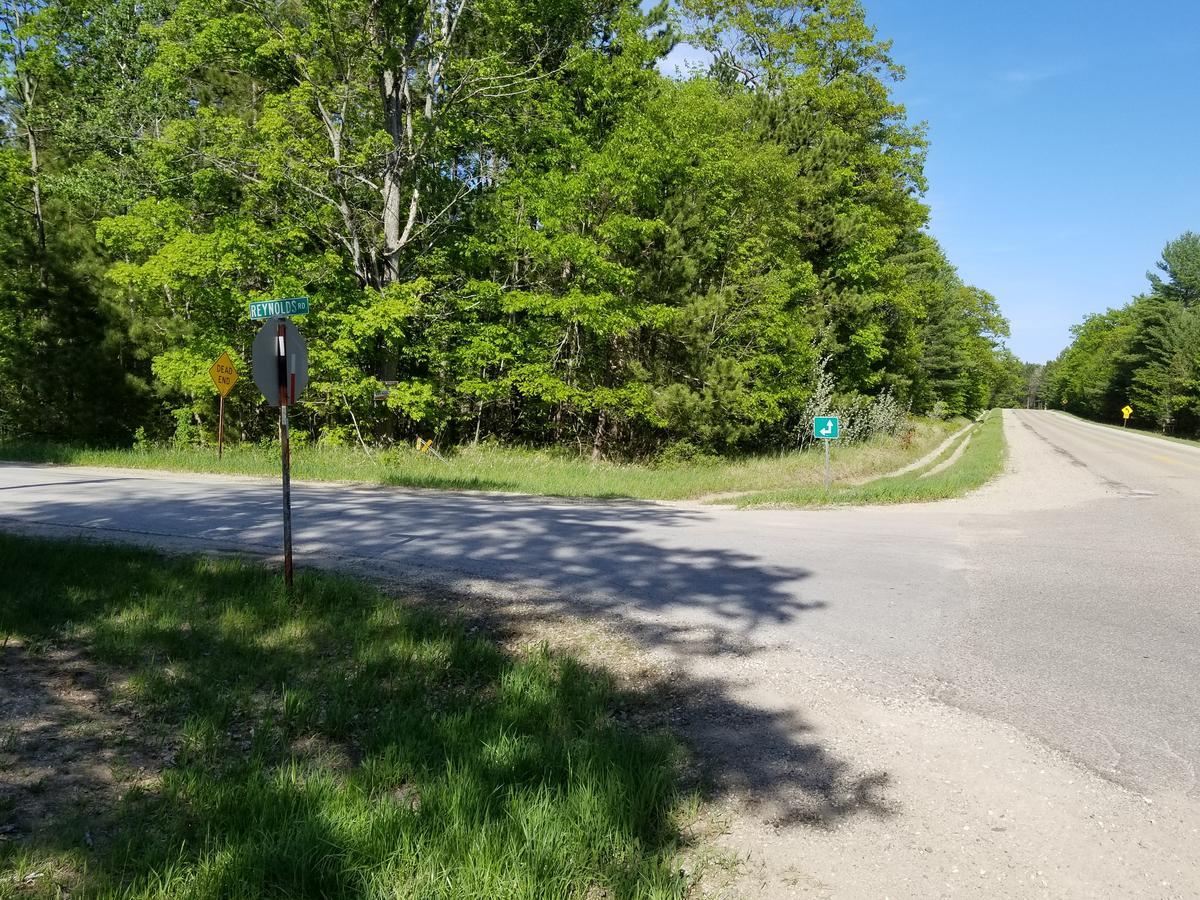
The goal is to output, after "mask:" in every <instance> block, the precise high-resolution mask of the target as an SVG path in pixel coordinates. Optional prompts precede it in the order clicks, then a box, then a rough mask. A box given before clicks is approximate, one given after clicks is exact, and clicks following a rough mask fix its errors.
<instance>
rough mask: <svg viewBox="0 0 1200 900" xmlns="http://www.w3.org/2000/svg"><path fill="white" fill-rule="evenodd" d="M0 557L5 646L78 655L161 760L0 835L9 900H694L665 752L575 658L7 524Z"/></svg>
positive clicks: (386, 609)
mask: <svg viewBox="0 0 1200 900" xmlns="http://www.w3.org/2000/svg"><path fill="white" fill-rule="evenodd" d="M0 571H3V572H4V574H5V577H4V579H3V583H0V641H3V642H4V643H5V644H8V643H9V642H10V641H11V640H12V639H13V638H16V639H18V640H19V641H20V642H21V644H22V645H23V648H24V649H23V650H22V651H21V652H22V653H24V654H35V653H41V652H45V651H47V650H48V649H50V648H66V649H70V650H81V651H82V652H83V653H84V655H85V657H86V659H88V660H89V661H91V662H92V663H94V664H96V665H98V666H99V670H100V671H101V672H102V673H103V674H104V677H105V678H106V679H107V685H108V686H107V688H106V692H107V693H108V695H109V696H108V698H107V701H106V703H107V704H108V705H109V706H111V707H112V708H114V709H125V710H126V712H127V718H128V720H129V721H130V722H133V723H136V727H135V728H134V730H133V731H132V733H129V734H125V735H110V744H112V745H115V746H117V747H120V746H121V740H126V741H129V742H131V743H132V745H134V746H135V747H137V746H162V747H164V748H166V750H167V759H168V760H170V762H169V764H168V765H167V766H166V768H165V769H164V770H163V771H162V773H161V777H160V778H158V779H157V780H154V781H151V782H146V781H145V779H138V778H133V777H130V778H129V779H128V780H127V783H125V784H124V785H119V786H120V787H121V791H122V793H121V796H120V797H119V799H118V798H116V797H114V798H112V800H111V802H110V803H107V804H105V803H99V804H98V805H97V806H96V808H91V809H79V808H72V809H70V810H64V811H63V813H62V816H61V817H60V819H59V820H51V821H43V822H39V823H35V826H34V827H33V829H32V831H31V833H30V834H29V835H28V836H27V837H26V839H25V840H21V841H4V842H0V897H16V896H19V897H22V898H24V897H30V896H47V897H49V896H57V895H58V894H57V890H58V886H59V885H60V884H64V885H65V887H66V888H67V889H68V890H71V891H74V892H75V894H74V895H75V896H79V895H81V894H84V895H87V896H99V897H124V898H184V897H193V898H210V897H211V898H225V897H239V898H240V897H246V898H250V897H366V898H381V900H382V898H385V897H386V898H399V897H405V898H407V897H414V898H415V897H420V898H426V897H428V898H442V897H444V898H463V897H478V898H499V897H504V898H508V897H514V898H544V897H552V898H554V897H561V898H568V897H570V898H581V900H583V898H594V897H635V896H636V897H651V898H667V897H680V896H682V894H683V893H684V891H685V888H686V884H685V881H684V879H683V877H682V876H681V875H680V873H679V871H678V869H677V868H675V867H674V866H672V864H671V862H672V859H673V854H674V851H675V848H676V839H677V832H676V829H675V824H674V814H675V811H676V809H677V794H676V770H677V758H676V753H677V751H676V745H675V744H674V743H673V741H672V740H671V739H670V738H669V737H667V736H664V735H657V734H645V733H639V732H638V731H635V730H634V729H633V728H632V727H631V726H626V725H622V724H620V723H619V721H618V720H617V717H616V715H615V711H616V709H617V707H618V704H619V700H618V698H617V696H616V694H615V693H614V689H613V687H612V683H611V681H610V679H609V678H608V677H606V676H605V675H604V674H602V673H598V672H595V671H592V670H589V669H587V668H585V667H584V666H583V665H581V664H580V663H578V662H576V661H575V660H574V659H572V658H570V657H566V656H561V655H556V654H554V653H551V652H549V651H547V650H545V649H542V650H538V651H535V652H531V653H529V654H527V655H523V656H519V657H514V656H511V655H508V654H506V653H505V652H502V651H501V650H500V649H498V648H497V647H496V646H495V645H494V644H492V643H491V642H489V641H487V640H485V639H483V638H481V637H477V636H473V635H471V634H470V633H467V632H465V631H464V630H463V629H462V628H460V627H459V626H457V625H454V624H450V623H448V622H447V621H445V620H443V619H440V618H437V617H434V616H432V615H430V614H428V613H424V612H420V611H417V610H414V609H412V608H409V607H406V606H404V605H402V604H400V603H398V602H396V601H395V600H394V599H393V598H389V597H387V596H384V595H381V594H380V593H378V592H377V591H376V590H374V589H372V588H370V587H367V586H365V585H363V584H360V583H357V582H354V581H350V580H345V579H341V578H335V577H331V576H325V575H316V574H311V573H303V574H300V575H299V576H298V577H297V582H296V589H295V593H294V596H291V597H289V596H288V595H287V594H285V593H284V591H283V590H282V589H281V585H280V583H279V581H278V579H277V578H276V577H274V576H272V575H270V574H268V573H267V572H265V571H263V570H261V569H258V568H253V567H249V566H246V565H243V564H240V563H237V562H231V561H213V560H209V559H196V558H185V559H164V558H162V557H159V556H156V555H154V554H151V553H148V552H145V551H139V550H131V549H120V548H115V547H107V546H93V545H86V544H78V543H67V542H43V541H34V540H29V539H23V538H15V537H9V536H0ZM10 649H11V648H10ZM9 670H10V671H12V668H11V663H10V667H9ZM63 727H64V729H66V730H64V732H63V733H61V734H55V735H50V736H49V737H50V738H51V739H52V740H53V741H56V742H58V743H60V744H61V743H62V742H67V741H70V740H73V738H72V737H71V733H70V731H69V723H66V724H64V725H63ZM47 737H48V736H47V735H41V736H40V738H39V739H46V738H47ZM22 740H24V739H23V738H21V737H20V736H18V739H17V741H16V745H15V748H10V752H15V753H16V755H17V758H18V759H20V758H21V756H22V753H27V754H28V753H36V748H33V747H26V748H25V750H23V749H22V746H21V742H22ZM47 778H48V779H49V784H48V785H47V784H45V783H43V786H42V790H47V791H54V790H56V788H55V782H54V778H55V776H53V775H49V776H47ZM119 780H120V778H119V777H118V781H119ZM0 783H2V780H0ZM65 801H66V798H64V802H65ZM19 805H20V802H19V797H18V803H17V806H18V807H19ZM66 805H68V806H70V805H71V804H69V803H67V804H66ZM2 822H3V820H2V819H0V824H2ZM31 872H41V873H47V872H52V873H58V874H57V875H56V877H54V878H48V877H47V878H40V879H38V880H34V881H32V882H31V883H30V884H29V885H28V886H26V887H22V886H21V879H22V878H24V876H25V875H27V874H29V873H31ZM63 873H65V874H63Z"/></svg>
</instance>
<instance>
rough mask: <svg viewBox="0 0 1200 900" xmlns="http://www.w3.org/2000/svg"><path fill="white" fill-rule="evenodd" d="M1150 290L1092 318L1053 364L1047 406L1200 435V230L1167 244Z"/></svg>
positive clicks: (1043, 388)
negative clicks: (1126, 414)
mask: <svg viewBox="0 0 1200 900" xmlns="http://www.w3.org/2000/svg"><path fill="white" fill-rule="evenodd" d="M1157 269H1158V271H1157V272H1151V273H1150V274H1149V275H1148V277H1149V280H1150V290H1149V291H1148V292H1147V293H1145V294H1142V295H1141V296H1139V297H1135V298H1134V299H1133V301H1132V302H1130V303H1129V304H1128V305H1126V306H1123V307H1121V308H1120V309H1110V310H1108V311H1107V312H1105V313H1097V314H1095V315H1091V316H1088V317H1087V318H1086V319H1084V320H1083V322H1082V323H1080V324H1079V325H1077V326H1076V327H1075V328H1074V329H1073V333H1074V335H1075V340H1074V341H1073V342H1072V343H1071V346H1070V347H1068V348H1067V349H1066V350H1064V351H1063V352H1062V354H1061V355H1060V356H1059V357H1058V359H1056V360H1055V361H1054V362H1053V363H1051V364H1050V365H1049V366H1048V367H1047V369H1046V372H1045V373H1044V375H1043V376H1042V379H1041V384H1040V386H1039V392H1040V395H1041V397H1042V399H1043V401H1044V402H1046V403H1047V404H1048V405H1051V406H1055V407H1058V408H1061V409H1066V410H1068V411H1070V412H1074V413H1078V414H1079V415H1083V416H1089V417H1091V418H1095V419H1101V420H1103V421H1108V422H1120V421H1121V419H1122V416H1121V409H1122V407H1124V406H1125V405H1126V404H1129V405H1130V406H1132V407H1133V415H1132V416H1131V418H1130V422H1131V423H1132V424H1134V425H1141V426H1144V427H1153V428H1155V429H1158V430H1161V431H1163V432H1176V433H1179V434H1185V435H1195V434H1200V235H1198V234H1195V233H1193V232H1190V231H1189V232H1187V233H1186V234H1183V235H1182V236H1180V237H1179V238H1177V239H1176V240H1174V241H1171V242H1170V243H1169V244H1167V246H1166V247H1165V248H1164V250H1163V255H1162V259H1161V260H1160V261H1159V263H1158V265H1157Z"/></svg>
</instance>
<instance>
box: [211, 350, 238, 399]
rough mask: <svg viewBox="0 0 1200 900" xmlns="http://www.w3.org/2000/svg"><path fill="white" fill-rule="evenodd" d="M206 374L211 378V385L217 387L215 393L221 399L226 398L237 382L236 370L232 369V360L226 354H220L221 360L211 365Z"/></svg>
mask: <svg viewBox="0 0 1200 900" xmlns="http://www.w3.org/2000/svg"><path fill="white" fill-rule="evenodd" d="M208 374H209V375H211V376H212V380H213V384H215V385H216V386H217V391H218V392H219V393H220V394H221V396H222V397H225V396H227V395H228V394H229V392H230V391H232V390H233V385H234V383H235V382H237V380H238V373H237V369H236V368H234V365H233V360H232V359H230V358H229V354H228V353H222V354H221V358H220V359H218V360H217V361H216V362H215V363H213V365H212V368H211V369H209V370H208Z"/></svg>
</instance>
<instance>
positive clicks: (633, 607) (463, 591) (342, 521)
mask: <svg viewBox="0 0 1200 900" xmlns="http://www.w3.org/2000/svg"><path fill="white" fill-rule="evenodd" d="M89 487H90V486H87V485H80V486H79V494H78V497H77V498H73V499H72V502H65V501H54V502H43V503H39V504H38V505H37V507H36V509H35V510H33V511H25V510H21V509H14V510H13V512H14V513H15V514H14V515H13V516H12V517H11V519H10V522H12V521H16V522H21V521H24V522H27V523H28V522H40V523H43V524H45V523H53V524H55V525H57V526H62V527H66V528H71V527H72V526H74V527H76V528H78V529H80V532H81V533H91V534H94V535H97V536H104V535H116V536H117V537H118V538H119V539H122V540H134V541H138V542H142V543H151V544H163V543H165V544H167V545H169V546H174V547H181V548H182V547H188V546H191V547H196V546H201V545H202V546H205V547H210V548H213V549H217V550H223V551H226V552H234V553H238V554H243V555H245V554H253V555H259V556H262V555H272V554H274V553H275V552H276V546H277V539H278V537H277V536H278V524H277V523H278V497H277V494H276V493H275V492H274V491H270V492H268V491H265V490H264V488H263V486H261V485H258V484H243V483H237V484H232V485H224V486H222V488H221V489H220V490H219V491H216V490H214V491H208V490H206V489H205V487H204V486H203V485H197V484H185V485H165V486H164V485H163V483H162V482H158V481H154V482H146V483H142V482H139V481H138V480H136V479H134V480H132V481H129V482H123V483H122V486H121V487H120V488H119V493H117V494H116V495H115V496H114V493H113V491H112V488H113V486H112V485H109V486H108V488H109V490H108V492H107V493H106V494H105V502H104V504H103V506H100V507H98V506H97V505H96V504H94V503H91V502H89V501H88V498H87V491H88V490H89ZM164 491H166V492H167V493H166V495H165V496H164ZM708 515H709V514H708V513H707V512H705V511H703V510H693V509H684V508H679V507H670V506H665V505H658V504H649V503H636V502H629V503H622V504H604V505H599V504H585V503H570V502H557V501H549V502H546V501H535V500H530V499H528V498H500V497H484V496H471V495H429V494H421V493H415V492H397V491H390V490H384V489H361V488H355V489H338V488H332V487H322V488H314V487H309V486H305V487H303V488H300V489H298V490H297V494H296V501H295V529H296V531H295V533H296V546H297V554H298V559H299V561H300V563H301V565H304V564H306V563H311V562H315V563H317V564H320V565H323V566H328V567H331V568H349V569H351V570H353V571H357V572H358V573H360V574H365V575H368V576H370V577H373V578H375V579H385V580H395V579H398V580H400V581H402V582H403V583H405V584H407V585H413V584H420V583H424V584H426V585H430V586H429V587H428V588H427V590H426V591H425V594H426V596H427V598H429V599H431V600H432V601H434V602H437V601H439V598H440V600H442V601H444V599H445V597H446V593H445V589H446V586H449V588H450V589H451V590H452V591H453V592H454V593H455V595H456V596H457V597H458V598H462V597H463V596H467V597H468V599H467V600H466V605H467V607H468V608H470V607H471V606H472V604H473V602H474V600H472V599H471V598H472V597H473V598H474V599H478V598H479V597H480V596H481V594H488V595H490V594H491V593H493V592H494V593H497V594H503V592H504V590H511V591H512V592H513V597H518V596H519V597H520V598H521V599H522V600H524V601H526V602H524V603H523V604H522V605H523V606H524V607H525V608H526V610H528V608H529V607H530V606H532V607H533V608H534V609H535V610H536V615H539V616H544V617H551V618H552V617H560V618H561V617H571V618H576V619H585V620H594V621H598V622H603V623H605V624H606V625H609V626H612V627H615V628H617V629H619V630H620V631H621V632H622V633H623V634H625V635H627V636H628V637H630V638H631V639H633V640H634V641H635V642H636V643H637V644H640V645H642V646H644V647H646V648H650V649H654V650H656V651H658V650H661V649H663V648H667V649H669V650H670V652H671V653H672V654H674V656H675V657H676V658H677V659H681V660H684V661H686V660H687V659H688V658H705V659H711V658H712V657H714V656H725V655H730V656H737V655H740V654H747V653H751V652H753V650H754V648H755V646H756V645H757V644H758V643H759V642H760V641H762V640H764V638H765V637H767V636H769V635H770V634H771V633H772V630H773V629H777V628H780V627H783V626H786V625H788V624H790V623H792V622H795V621H797V620H798V619H800V618H801V617H802V616H803V615H804V614H805V613H808V612H811V611H813V610H819V609H821V608H822V607H823V606H824V603H823V602H822V601H821V600H820V599H819V598H806V597H805V595H804V583H805V581H806V579H807V578H808V577H809V575H810V573H809V572H808V571H807V570H805V569H803V568H801V567H798V566H797V567H784V566H771V565H765V564H764V563H763V561H762V560H761V559H759V558H757V557H756V556H754V555H753V554H752V553H748V552H742V551H739V550H734V549H731V548H729V547H728V546H721V545H720V543H719V537H713V536H711V535H709V536H707V537H706V536H705V533H704V532H702V531H691V530H689V529H690V528H691V526H693V525H696V524H697V523H702V522H703V521H704V519H705V517H707V516H708ZM697 537H699V540H697ZM432 585H437V587H432ZM497 587H499V588H500V589H501V590H499V591H494V589H495V588H497ZM475 606H476V607H477V606H478V604H475ZM508 609H509V608H508V606H507V605H506V604H503V603H493V604H490V605H489V612H488V617H489V619H490V622H489V625H490V627H491V628H493V629H494V630H495V631H496V632H497V633H499V634H503V632H504V631H505V630H506V629H508V630H516V629H520V628H522V627H524V625H523V624H522V622H521V619H522V617H525V616H527V615H528V612H525V613H512V612H510V611H508ZM162 639H163V640H164V641H168V643H170V642H171V641H176V642H177V641H179V640H180V639H181V638H180V636H179V635H174V636H173V637H172V636H170V635H164V636H163V637H162ZM172 646H174V644H172ZM168 656H169V654H168ZM270 659H271V665H272V666H273V667H275V669H274V671H278V672H283V673H286V672H294V673H295V677H296V678H300V677H302V675H301V673H303V671H304V670H305V667H306V666H308V665H310V663H311V660H309V659H308V658H307V657H305V656H303V655H301V654H297V653H296V652H295V651H294V650H292V649H289V648H287V647H285V646H280V647H276V648H273V649H272V650H271V653H270ZM247 664H248V665H249V664H252V663H251V661H250V660H248V661H247ZM643 701H645V702H643ZM634 705H636V706H637V707H638V709H639V710H640V711H639V712H638V713H637V715H638V716H639V717H644V718H643V721H644V722H648V723H650V724H657V723H665V724H670V725H671V726H672V727H674V728H675V729H677V730H678V731H679V732H680V733H681V734H683V735H684V736H685V737H686V739H687V740H688V742H689V743H690V744H691V745H692V746H693V747H694V748H695V750H696V752H697V760H698V773H699V775H700V777H701V779H702V782H703V783H704V784H705V785H706V786H707V788H708V790H709V791H710V795H711V796H713V797H716V798H736V799H738V800H739V801H742V802H745V803H746V804H747V805H748V807H749V809H750V810H752V811H753V812H755V813H756V814H759V815H761V816H763V817H764V818H767V819H768V820H769V821H771V822H774V823H777V824H781V825H783V824H795V823H805V824H811V825H816V826H831V825H834V824H836V823H838V822H840V821H843V820H845V819H846V818H848V817H850V816H854V815H857V814H868V815H875V816H887V815H891V814H893V813H894V812H895V806H894V804H893V803H892V802H890V801H889V800H888V799H887V797H886V796H885V792H886V787H887V776H886V773H883V772H879V771H874V770H871V769H869V768H865V767H864V766H863V765H862V764H861V763H856V762H854V761H848V760H843V759H840V758H838V757H837V756H836V755H834V754H832V753H830V752H829V751H828V750H826V749H825V748H824V747H823V746H822V741H821V738H820V736H819V733H818V731H817V729H816V728H815V727H814V726H813V725H812V724H811V723H809V722H807V721H805V720H804V718H803V717H802V716H801V715H800V714H799V713H795V712H786V713H784V712H779V711H772V710H765V709H760V708H756V707H754V706H751V705H748V704H746V703H745V702H742V701H740V700H738V699H736V698H735V697H734V692H733V690H732V688H731V686H730V685H728V684H726V683H724V682H723V681H721V680H720V679H717V678H700V677H693V676H688V675H686V674H682V673H680V672H678V671H676V672H673V673H672V674H671V675H670V676H669V677H667V678H663V679H659V680H658V681H656V682H655V683H654V684H653V687H652V688H651V689H650V690H649V692H648V693H646V694H644V695H643V697H642V699H641V701H638V703H637V704H634ZM647 710H649V712H648V711H647Z"/></svg>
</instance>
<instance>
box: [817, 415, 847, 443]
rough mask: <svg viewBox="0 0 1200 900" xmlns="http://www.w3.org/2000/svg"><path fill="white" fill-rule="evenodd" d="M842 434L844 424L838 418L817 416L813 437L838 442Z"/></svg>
mask: <svg viewBox="0 0 1200 900" xmlns="http://www.w3.org/2000/svg"><path fill="white" fill-rule="evenodd" d="M841 433H842V423H841V421H840V420H839V419H838V417H837V416H815V417H814V418H813V437H815V438H820V439H821V440H824V441H836V440H837V439H838V435H840V434H841Z"/></svg>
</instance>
